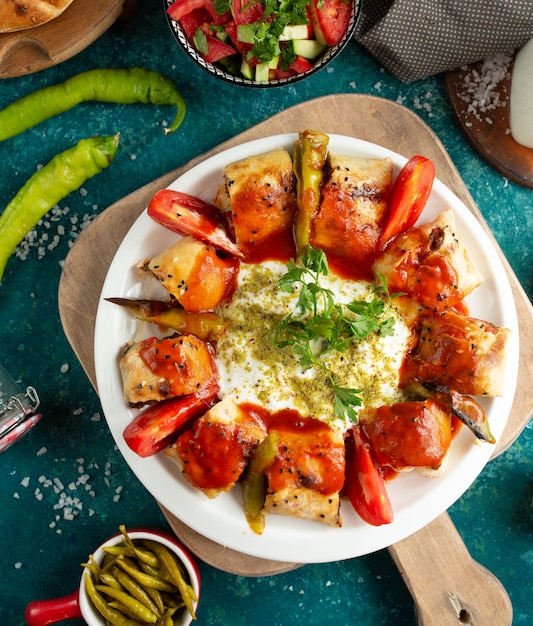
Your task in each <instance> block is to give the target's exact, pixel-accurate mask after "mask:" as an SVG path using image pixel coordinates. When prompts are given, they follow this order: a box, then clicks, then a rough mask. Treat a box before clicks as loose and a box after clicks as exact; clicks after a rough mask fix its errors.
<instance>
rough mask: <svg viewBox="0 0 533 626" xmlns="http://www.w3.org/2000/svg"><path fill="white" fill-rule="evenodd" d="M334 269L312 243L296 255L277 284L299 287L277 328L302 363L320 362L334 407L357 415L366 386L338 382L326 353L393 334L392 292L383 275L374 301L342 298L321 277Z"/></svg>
mask: <svg viewBox="0 0 533 626" xmlns="http://www.w3.org/2000/svg"><path fill="white" fill-rule="evenodd" d="M328 274H329V267H328V262H327V258H326V255H325V253H324V252H323V251H322V250H316V249H314V248H312V247H310V246H309V247H308V248H307V251H306V252H305V253H304V254H303V255H302V256H301V263H300V264H298V263H297V262H296V261H295V260H294V259H291V260H290V261H289V263H288V264H287V272H286V273H285V274H284V275H283V276H282V277H281V278H280V279H279V281H278V288H279V289H280V290H281V291H284V292H286V293H294V291H295V290H296V289H297V290H298V300H297V302H296V305H295V307H294V310H293V311H292V312H291V313H289V314H288V315H286V316H285V317H283V318H282V319H281V322H280V324H279V325H278V327H277V329H276V330H275V332H274V336H273V342H274V344H275V345H276V346H277V347H278V348H286V347H290V348H291V349H292V351H293V352H294V354H295V355H296V356H297V357H298V362H299V364H300V366H301V367H302V368H303V369H309V368H311V367H318V368H320V369H322V370H323V371H324V372H325V374H326V376H327V377H328V379H329V381H330V383H331V386H332V390H333V393H334V398H335V400H334V413H335V415H336V416H337V417H339V418H341V419H346V418H348V419H350V420H352V421H354V422H356V421H357V412H356V411H355V407H357V406H361V403H362V402H361V398H360V395H359V394H360V393H361V392H362V389H349V388H346V387H341V386H339V385H337V384H336V382H335V380H334V376H333V373H332V372H331V370H330V369H329V367H328V366H327V364H326V362H325V361H324V360H323V359H322V357H323V356H324V355H326V354H327V353H330V352H332V351H334V350H335V351H337V352H344V351H345V350H346V349H347V348H348V346H349V345H351V344H353V343H356V342H360V341H363V340H365V339H366V338H367V337H369V336H370V335H371V334H372V333H379V334H380V335H383V336H386V335H392V334H394V318H393V317H386V316H385V312H386V303H387V301H388V299H389V298H392V297H394V296H389V295H388V290H387V286H386V283H385V280H384V278H383V277H380V284H379V285H378V287H376V288H375V289H374V295H375V297H374V298H373V299H371V300H369V301H366V300H355V301H353V302H349V303H347V304H345V303H340V302H337V301H336V299H335V294H334V293H333V291H331V290H330V289H327V288H326V287H323V286H322V284H321V282H320V279H321V277H322V276H327V275H328Z"/></svg>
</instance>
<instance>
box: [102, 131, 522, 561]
mask: <svg viewBox="0 0 533 626" xmlns="http://www.w3.org/2000/svg"><path fill="white" fill-rule="evenodd" d="M295 138H296V135H292V134H291V135H289V134H287V135H277V136H273V137H268V138H264V139H258V140H256V141H251V142H249V143H246V144H243V145H240V146H236V147H234V148H231V149H229V150H227V151H225V152H222V153H220V154H217V155H215V156H213V157H211V158H209V159H207V160H206V161H204V162H203V163H201V164H199V165H197V166H196V167H194V168H192V169H191V170H189V171H187V172H186V173H185V174H183V175H182V176H181V177H180V178H179V179H178V180H176V181H175V182H174V183H173V184H172V185H171V188H172V189H179V190H181V191H184V192H187V193H189V194H192V195H195V196H198V197H200V198H202V199H203V200H205V201H208V202H212V200H213V198H214V196H215V193H216V191H217V188H218V187H219V185H220V184H221V183H222V182H223V174H222V170H223V167H224V165H226V164H227V163H230V162H233V161H235V160H237V159H240V158H243V157H246V156H250V155H254V154H259V153H261V152H265V151H267V150H271V149H273V148H275V147H279V146H285V147H286V148H287V149H289V150H291V149H292V144H293V142H294V140H295ZM330 150H331V152H333V153H337V154H346V155H359V156H364V157H385V156H390V157H391V158H392V160H393V163H394V170H395V174H397V173H398V171H399V170H400V168H401V167H402V166H403V164H404V163H405V162H406V159H405V158H404V157H402V156H400V155H398V154H395V153H393V152H391V151H389V150H387V149H385V148H382V147H380V146H376V145H374V144H371V143H368V142H364V141H360V140H358V139H354V138H351V137H344V136H341V135H330ZM449 207H451V208H452V209H453V211H454V214H455V217H456V221H457V229H458V232H459V233H460V234H461V235H462V238H463V241H464V243H465V245H466V247H467V249H468V250H469V252H470V254H471V256H472V258H473V259H474V261H475V263H476V264H477V266H478V267H479V269H480V271H481V272H482V274H483V276H484V278H485V281H484V283H483V285H481V286H480V287H479V288H478V289H476V291H475V292H474V293H473V294H472V295H471V296H469V298H468V304H469V309H470V313H471V315H472V316H475V317H479V318H481V319H484V320H487V321H490V322H492V323H494V324H496V325H497V326H504V327H507V328H509V329H511V330H512V331H513V333H512V338H511V344H510V351H509V361H508V366H507V369H506V373H505V376H506V379H505V387H504V388H505V394H504V396H503V397H502V398H491V399H483V400H482V404H483V406H484V408H485V411H486V413H487V415H488V417H489V420H490V424H491V429H492V432H493V434H494V436H495V437H496V438H498V437H499V436H500V435H501V434H502V432H503V429H504V426H505V423H506V421H507V418H508V415H509V412H510V408H511V404H512V401H513V397H514V393H515V386H516V378H517V371H518V321H517V315H516V309H515V306H514V299H513V295H512V292H511V288H510V285H509V281H508V280H507V276H506V274H505V271H504V269H503V266H502V264H501V262H500V260H499V257H498V254H497V253H496V251H495V250H494V247H493V245H492V243H491V241H490V239H489V238H488V237H487V235H486V233H485V231H484V230H483V229H482V228H481V226H480V224H479V223H478V222H477V221H476V219H475V218H474V217H473V215H472V214H471V213H470V211H469V210H468V209H467V208H466V207H465V205H464V204H463V203H462V202H461V201H460V200H459V199H458V198H457V197H456V196H455V195H454V194H453V193H452V192H451V191H450V190H449V189H448V188H447V187H445V186H444V185H443V184H442V183H441V182H440V181H438V180H437V181H435V185H434V188H433V192H432V194H431V198H430V200H429V202H428V205H427V207H426V209H425V211H424V213H423V215H422V217H421V221H422V222H427V221H429V220H431V219H433V218H434V217H436V216H437V215H438V214H439V213H440V212H441V211H442V210H444V209H446V208H449ZM175 240H176V235H175V234H173V233H171V232H170V231H168V230H166V229H165V228H163V227H162V226H160V225H158V224H156V223H155V222H154V221H152V220H151V219H150V218H149V217H148V216H147V214H146V211H145V212H144V213H143V214H142V215H141V216H140V217H139V218H138V219H137V221H136V222H135V223H134V224H133V226H132V228H131V229H130V231H129V232H128V234H127V235H126V237H125V238H124V241H123V242H122V244H121V246H120V247H119V249H118V251H117V253H116V255H115V258H114V259H113V262H112V264H111V266H110V268H109V272H108V274H107V278H106V281H105V283H104V286H103V290H102V300H101V302H100V306H99V309H98V314H97V319H96V329H95V364H96V375H97V383H98V391H99V394H100V400H101V403H102V408H103V410H104V413H105V416H106V419H107V422H108V424H109V428H110V430H111V432H112V434H113V436H114V438H115V441H116V443H117V446H118V448H119V449H120V451H121V453H122V454H123V456H124V458H125V459H126V461H127V463H128V464H129V466H130V467H131V469H132V470H133V472H134V473H135V474H136V475H137V477H138V478H139V480H140V481H141V482H142V483H143V485H144V486H145V487H146V488H147V489H148V491H149V492H150V493H151V494H152V495H153V496H154V498H156V499H157V500H158V501H159V502H160V503H161V504H162V505H163V506H164V507H166V508H167V509H168V510H169V511H170V512H171V513H173V514H174V515H175V516H176V517H177V518H179V519H180V520H182V521H183V522H184V523H185V524H187V525H188V526H190V527H191V528H193V529H194V530H196V531H197V532H199V533H200V534H202V535H204V536H205V537H207V538H209V539H211V540H213V541H215V542H217V543H219V544H222V545H224V546H227V547H229V548H232V549H234V550H237V551H240V552H243V553H245V554H249V555H251V556H256V557H262V558H267V559H273V560H278V561H287V562H297V563H313V562H316V563H318V562H328V561H337V560H341V559H347V558H352V557H356V556H361V555H364V554H368V553H371V552H374V551H376V550H380V549H382V548H386V547H387V546H389V545H391V544H393V543H395V542H397V541H400V540H401V539H403V538H405V537H407V536H408V535H410V534H411V533H413V532H415V531H417V530H419V529H420V528H422V527H423V526H425V525H426V524H428V523H429V522H431V521H432V520H433V519H435V518H436V517H437V516H438V515H440V514H441V513H442V512H444V511H445V510H446V509H447V508H448V507H449V506H451V505H452V504H453V503H454V502H455V501H456V500H457V499H458V498H459V497H460V496H461V495H462V494H463V493H464V492H465V491H466V490H467V489H468V487H469V486H470V485H471V484H472V482H473V481H474V480H475V478H476V477H477V476H478V474H479V473H480V472H481V470H482V469H483V467H484V466H485V464H486V463H487V461H488V460H489V458H490V456H491V454H492V452H493V446H491V445H490V444H483V443H479V442H477V440H476V439H475V438H474V436H473V435H472V434H471V433H470V431H469V430H468V429H467V428H466V427H464V428H462V429H461V430H460V432H459V434H458V436H457V437H456V438H455V439H454V440H453V442H452V449H451V454H450V458H449V462H448V465H447V471H446V473H445V474H444V475H443V476H441V477H440V478H432V479H430V478H423V477H421V476H420V475H419V474H417V473H415V472H410V473H408V474H404V475H401V476H399V477H397V478H395V479H394V480H392V481H391V482H390V483H389V484H388V491H389V494H390V498H391V501H392V506H393V509H394V514H395V519H394V522H393V523H392V524H389V525H386V526H381V527H373V526H369V525H368V524H365V523H364V522H363V521H361V520H360V519H359V518H358V516H357V515H356V514H355V513H354V512H353V511H352V510H351V507H350V505H349V504H348V503H343V505H342V517H343V526H342V528H330V527H326V526H325V525H322V524H318V523H315V522H310V521H305V520H299V519H292V518H287V517H282V516H277V515H269V516H268V517H267V523H266V529H265V531H264V533H263V535H261V536H259V535H256V534H254V533H253V532H251V531H250V530H249V529H248V526H247V523H246V521H245V518H244V514H243V511H242V501H241V493H240V489H238V488H237V489H235V490H234V491H233V492H232V493H228V494H222V495H220V496H219V497H218V498H216V499H214V500H210V499H208V498H207V497H206V496H205V495H204V494H203V493H201V492H200V491H198V490H196V489H194V488H192V487H191V486H190V485H189V484H188V483H187V482H186V481H185V480H184V479H183V478H182V477H181V476H180V473H179V471H178V469H177V467H176V466H175V465H174V464H173V463H172V462H170V461H169V460H168V459H167V458H166V457H165V456H164V455H163V454H158V455H156V456H154V457H151V458H147V459H142V458H140V457H138V456H137V455H136V454H135V453H133V452H132V451H131V450H130V449H129V448H128V447H127V445H126V444H125V442H124V439H123V437H122V432H123V430H124V428H125V427H126V425H127V424H128V423H129V422H130V421H131V419H132V418H133V416H134V415H135V414H136V412H135V411H134V410H131V409H128V408H127V407H126V405H125V403H124V399H123V395H122V383H121V379H120V373H119V369H118V359H119V352H120V350H121V348H122V347H123V346H124V345H125V344H126V342H128V341H130V340H131V339H133V338H135V339H139V338H140V337H139V332H140V331H139V329H140V327H141V326H140V325H141V323H140V322H138V321H137V320H136V319H134V318H133V317H132V316H131V315H130V314H129V313H128V312H127V311H125V310H124V309H123V308H122V307H118V306H116V305H113V304H111V303H109V302H106V301H104V300H103V298H105V297H156V296H157V291H156V290H157V289H158V288H159V287H158V286H157V282H156V281H154V280H152V279H150V278H148V277H142V276H140V275H139V274H140V273H139V271H138V270H135V266H136V264H137V263H138V262H139V261H142V260H144V259H146V258H150V257H151V256H153V255H155V254H156V253H159V252H160V251H162V250H163V249H164V248H165V247H167V246H169V245H171V244H172V243H173V242H174V241H175ZM146 326H147V325H146V324H145V325H144V329H143V331H144V332H145V336H147V334H146V333H150V332H151V331H153V328H152V329H150V328H146Z"/></svg>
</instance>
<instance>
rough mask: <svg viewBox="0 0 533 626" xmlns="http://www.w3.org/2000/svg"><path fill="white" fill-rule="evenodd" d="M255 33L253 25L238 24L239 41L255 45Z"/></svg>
mask: <svg viewBox="0 0 533 626" xmlns="http://www.w3.org/2000/svg"><path fill="white" fill-rule="evenodd" d="M255 32H256V29H255V28H254V27H253V25H252V24H237V41H240V42H241V43H251V44H253V43H254V36H255Z"/></svg>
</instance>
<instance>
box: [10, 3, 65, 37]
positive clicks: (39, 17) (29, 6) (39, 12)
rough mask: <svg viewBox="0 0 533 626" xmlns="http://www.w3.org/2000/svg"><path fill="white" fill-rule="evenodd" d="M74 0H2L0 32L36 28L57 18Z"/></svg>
mask: <svg viewBox="0 0 533 626" xmlns="http://www.w3.org/2000/svg"><path fill="white" fill-rule="evenodd" d="M73 1H74V0H2V1H1V2H0V33H13V32H16V31H19V30H25V29H27V28H35V26H40V25H41V24H46V22H49V21H50V20H53V19H55V18H56V17H58V16H59V15H61V13H63V11H64V10H65V9H66V8H67V7H68V6H70V5H71V4H72V2H73Z"/></svg>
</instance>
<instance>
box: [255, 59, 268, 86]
mask: <svg viewBox="0 0 533 626" xmlns="http://www.w3.org/2000/svg"><path fill="white" fill-rule="evenodd" d="M269 72H270V68H269V67H268V63H258V64H257V65H256V66H255V82H256V83H268V74H269Z"/></svg>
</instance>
